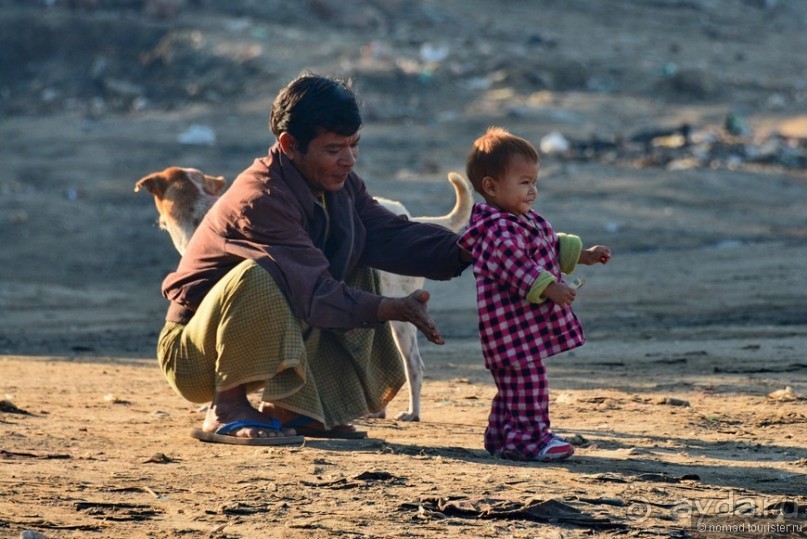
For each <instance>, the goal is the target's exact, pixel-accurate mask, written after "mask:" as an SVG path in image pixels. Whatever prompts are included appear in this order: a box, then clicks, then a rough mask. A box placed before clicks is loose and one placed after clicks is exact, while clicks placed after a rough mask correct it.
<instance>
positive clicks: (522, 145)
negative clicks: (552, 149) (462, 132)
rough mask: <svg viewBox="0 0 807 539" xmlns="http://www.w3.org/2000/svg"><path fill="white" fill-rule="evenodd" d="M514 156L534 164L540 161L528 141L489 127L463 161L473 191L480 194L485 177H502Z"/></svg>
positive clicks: (499, 128)
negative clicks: (531, 161)
mask: <svg viewBox="0 0 807 539" xmlns="http://www.w3.org/2000/svg"><path fill="white" fill-rule="evenodd" d="M515 155H521V156H523V157H524V158H526V159H531V160H534V161H536V162H538V161H540V160H541V158H540V157H539V155H538V150H536V149H535V146H533V145H532V144H531V143H530V142H529V141H527V140H525V139H523V138H521V137H517V136H515V135H512V134H510V132H509V131H507V130H506V129H502V128H501V127H495V126H494V127H489V128H488V131H487V133H485V134H484V135H482V136H481V137H479V138H478V139H476V141H474V145H473V147H472V148H471V152H470V153H469V154H468V158H467V159H466V161H465V173H466V175H467V176H468V179H469V180H470V181H471V185H473V186H474V189H476V191H477V192H478V193H482V180H483V179H484V178H485V177H486V176H490V177H491V178H496V179H498V178H501V177H502V176H504V174H505V172H506V171H507V165H508V164H509V163H510V158H511V157H513V156H515Z"/></svg>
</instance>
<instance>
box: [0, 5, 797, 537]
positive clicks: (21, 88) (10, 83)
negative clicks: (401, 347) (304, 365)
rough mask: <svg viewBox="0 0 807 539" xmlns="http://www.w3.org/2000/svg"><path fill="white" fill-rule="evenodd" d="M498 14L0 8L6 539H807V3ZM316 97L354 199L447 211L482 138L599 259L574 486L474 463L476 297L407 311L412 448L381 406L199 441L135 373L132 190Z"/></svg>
mask: <svg viewBox="0 0 807 539" xmlns="http://www.w3.org/2000/svg"><path fill="white" fill-rule="evenodd" d="M493 6H494V3H490V2H482V1H473V0H470V1H469V0H441V1H436V0H435V1H426V0H415V1H413V0H408V1H404V0H368V1H361V2H360V1H358V0H306V1H300V2H281V1H280V0H278V1H260V2H259V1H250V0H243V1H239V2H230V1H228V0H195V1H194V0H186V1H184V2H183V1H177V0H175V1H173V2H172V1H168V0H162V1H159V0H84V1H78V0H74V1H70V2H68V1H65V0H51V1H44V0H43V1H28V0H19V1H16V0H0V141H2V143H0V162H2V164H3V174H2V175H0V246H2V248H0V401H1V402H0V536H1V537H21V536H26V537H47V538H56V537H160V538H161V537H222V538H223V537H231V538H236V537H244V538H252V537H284V538H287V537H288V538H296V537H374V538H375V537H435V538H437V537H439V538H443V537H463V538H469V537H474V538H476V537H529V538H533V537H624V536H627V537H675V538H685V537H763V536H765V537H805V536H807V399H806V398H805V396H807V356H806V354H807V352H805V350H807V286H805V285H806V284H807V279H805V275H806V274H805V271H804V267H805V266H806V265H807V241H805V240H807V112H806V111H807V78H805V73H807V55H805V54H804V51H805V50H807V3H804V2H801V1H783V0H780V1H776V0H737V1H735V0H690V1H678V0H653V1H640V0H604V1H597V2H592V1H589V2H561V1H559V0H541V1H531V2H527V1H523V0H503V1H501V2H497V3H495V7H493ZM306 68H308V69H312V70H314V71H317V72H320V73H327V74H334V75H338V76H342V77H352V78H353V79H354V81H355V85H356V88H357V91H358V93H359V95H360V96H361V98H362V100H363V110H364V111H365V120H366V121H365V127H364V129H363V130H362V155H361V158H360V162H359V165H358V167H357V170H358V171H359V173H360V174H361V175H362V176H363V177H364V178H365V179H366V181H367V183H368V185H369V186H370V188H371V190H372V191H373V192H375V193H377V194H379V195H383V196H386V197H389V198H396V199H399V200H401V201H402V202H404V203H405V204H406V205H407V206H408V207H409V209H410V211H412V213H413V214H419V215H436V214H440V213H444V212H446V211H447V210H448V209H449V208H450V207H451V204H452V200H451V194H450V193H451V192H450V188H449V184H448V183H447V182H446V180H445V178H446V175H447V173H448V172H449V171H452V170H457V171H462V170H463V166H464V158H465V155H466V153H467V150H468V148H469V146H470V144H471V142H472V141H473V140H474V139H475V138H476V137H477V136H478V135H479V134H481V133H482V132H483V131H484V129H485V128H486V127H487V126H489V125H494V124H495V125H500V126H503V127H506V128H508V129H510V130H511V131H513V132H515V133H517V134H520V135H522V136H525V137H527V138H529V139H531V140H533V141H534V142H535V143H536V145H540V146H541V147H542V150H543V152H544V155H543V161H542V166H541V180H540V188H541V192H540V194H539V201H538V204H537V206H538V209H539V210H540V211H541V212H542V213H543V214H544V215H545V216H546V217H547V218H548V219H549V220H550V221H551V222H552V223H553V225H554V226H555V228H556V229H558V230H561V231H568V232H574V233H578V234H580V235H581V236H582V237H583V239H584V242H586V243H588V244H594V243H603V244H607V245H609V246H610V247H611V248H612V250H613V252H614V259H613V261H612V263H611V264H609V265H608V266H605V267H601V266H598V267H591V268H589V267H586V268H583V269H582V270H580V271H579V273H581V274H582V275H584V276H585V277H586V279H587V283H586V285H585V287H584V288H583V289H581V291H580V294H579V296H578V301H577V302H576V304H575V305H576V310H577V312H578V314H579V316H580V318H581V319H582V321H583V324H584V327H585V329H586V332H587V336H588V343H587V344H586V345H585V346H584V347H582V348H580V349H578V350H576V351H574V352H572V353H567V354H564V355H562V356H558V357H556V358H553V359H551V360H550V361H549V362H548V365H549V375H550V384H551V410H552V419H553V427H554V429H555V430H556V431H557V432H559V433H561V434H563V435H564V436H566V437H567V438H569V439H571V440H572V441H573V442H574V443H575V445H576V446H577V448H576V455H575V456H574V457H573V458H572V459H570V460H568V461H565V462H561V463H555V464H530V463H514V462H507V461H502V460H498V459H495V458H492V457H490V456H489V455H487V454H486V453H485V451H484V450H483V449H482V434H483V431H484V427H485V424H486V420H487V414H488V409H489V405H490V401H491V398H492V396H493V393H494V388H493V385H492V382H491V379H490V377H489V375H488V373H487V372H486V371H485V370H484V368H483V367H482V357H481V352H480V348H479V343H478V340H477V330H476V313H475V303H474V293H475V292H474V283H473V278H472V275H471V274H470V271H468V272H466V273H465V274H464V275H463V276H462V277H460V278H458V279H456V280H454V281H451V282H447V283H442V282H441V283H435V282H429V283H428V288H429V290H431V291H432V292H433V296H434V297H433V300H432V302H431V310H432V312H433V314H434V317H435V319H436V321H437V322H438V325H439V327H440V329H441V330H442V331H443V334H444V336H445V337H446V338H447V344H446V345H444V346H442V347H439V346H434V345H430V344H428V343H426V342H425V341H422V345H421V347H422V351H423V355H424V358H425V361H426V369H427V372H426V381H425V384H424V389H423V414H422V420H421V421H420V422H417V423H407V422H401V421H396V420H394V419H391V418H392V417H394V416H395V415H396V414H397V413H398V412H400V411H401V410H403V409H405V408H406V406H407V396H406V391H402V392H401V394H400V395H399V396H398V397H397V398H396V399H395V400H394V401H393V403H392V404H391V406H390V410H389V414H388V418H387V419H372V420H370V419H362V420H360V421H359V422H358V423H359V424H360V425H361V426H362V427H363V428H366V429H368V430H369V432H370V437H369V438H368V439H367V440H360V441H321V440H320V441H317V440H313V439H311V440H306V442H305V444H304V446H302V447H282V448H280V447H274V448H258V449H256V448H253V447H237V446H223V445H214V444H204V443H201V442H198V441H196V440H194V439H192V438H190V436H188V431H189V429H190V428H191V427H193V426H198V425H199V424H200V423H201V421H202V417H203V414H202V413H200V412H199V411H198V410H197V406H195V405H192V404H190V403H187V402H185V401H183V400H182V399H180V398H179V397H177V396H176V395H174V394H173V393H172V392H171V390H170V389H169V387H168V386H167V385H166V383H165V382H164V380H163V379H162V376H161V374H160V372H159V370H158V368H157V365H156V362H155V360H154V347H155V341H156V337H157V334H158V332H159V330H160V328H161V326H162V318H163V314H164V309H165V307H166V304H165V302H164V300H163V298H162V297H161V296H160V282H161V280H162V278H163V277H164V275H165V274H166V273H168V272H170V271H171V270H172V269H173V268H174V266H175V265H176V263H177V256H178V255H177V254H176V252H175V251H174V250H173V247H172V245H171V242H170V240H169V238H168V236H167V235H166V234H165V233H164V232H162V231H160V230H159V229H158V228H157V226H156V211H155V209H154V207H153V204H152V201H151V200H150V199H149V197H148V196H147V195H145V194H143V193H134V192H133V186H134V183H135V181H136V180H137V179H138V178H140V177H142V176H144V175H146V174H147V173H149V172H151V171H154V170H158V169H162V168H164V167H166V166H169V165H180V166H192V167H196V168H200V169H202V170H204V171H206V172H208V173H211V174H221V175H224V176H226V177H227V178H228V179H230V180H231V179H232V178H233V177H234V176H235V175H236V174H237V173H238V172H239V171H240V170H241V169H243V168H245V167H246V166H247V165H248V164H249V163H250V162H251V160H252V159H253V158H255V157H257V156H260V155H262V154H263V153H264V152H265V150H266V148H267V147H268V146H269V145H270V144H271V142H272V141H271V139H270V135H269V133H268V129H267V127H266V123H267V118H268V109H269V105H270V103H271V100H272V98H273V96H274V94H275V93H276V92H277V90H278V89H279V88H280V87H281V86H282V85H283V84H284V83H285V82H287V81H288V80H289V79H291V78H292V77H294V76H295V75H296V74H297V73H299V72H300V71H301V70H303V69H306ZM685 125H686V126H687V128H686V129H683V126H685ZM683 135H688V137H686V136H683ZM550 143H551V144H550ZM36 534H39V535H36Z"/></svg>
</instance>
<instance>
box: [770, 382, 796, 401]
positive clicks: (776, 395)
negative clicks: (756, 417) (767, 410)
mask: <svg viewBox="0 0 807 539" xmlns="http://www.w3.org/2000/svg"><path fill="white" fill-rule="evenodd" d="M768 398H769V399H771V400H775V401H797V400H801V399H803V398H804V397H802V396H801V395H799V394H797V393H794V392H793V388H792V387H790V386H787V387H785V388H784V389H778V390H776V391H774V392H773V393H769V394H768Z"/></svg>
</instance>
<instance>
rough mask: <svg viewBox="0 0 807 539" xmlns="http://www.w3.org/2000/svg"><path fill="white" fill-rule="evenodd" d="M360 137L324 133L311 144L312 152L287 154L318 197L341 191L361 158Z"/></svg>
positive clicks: (295, 151) (296, 151) (355, 134)
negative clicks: (326, 193) (323, 193)
mask: <svg viewBox="0 0 807 539" xmlns="http://www.w3.org/2000/svg"><path fill="white" fill-rule="evenodd" d="M359 138H360V136H359V133H358V132H356V133H354V134H353V135H349V136H345V135H338V134H336V133H330V132H323V133H320V134H319V135H317V136H316V137H314V138H313V139H312V140H311V142H310V143H309V144H308V151H307V152H305V153H301V152H300V151H299V150H297V149H296V145H294V148H295V149H292V150H291V151H289V152H287V153H289V156H290V157H291V159H292V162H293V163H294V166H295V167H297V170H299V171H300V174H302V175H303V178H305V179H306V181H307V182H308V184H309V186H310V187H311V190H312V191H313V192H314V194H317V195H318V194H320V193H322V192H323V191H339V190H340V189H342V188H343V187H344V186H345V181H346V180H347V175H348V174H349V173H350V172H351V171H352V170H353V167H354V166H355V165H356V160H357V159H358V158H359Z"/></svg>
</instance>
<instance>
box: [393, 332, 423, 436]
mask: <svg viewBox="0 0 807 539" xmlns="http://www.w3.org/2000/svg"><path fill="white" fill-rule="evenodd" d="M391 324H392V335H393V337H394V338H395V342H396V343H397V345H398V349H399V350H400V351H401V355H402V356H403V363H404V369H405V370H406V381H407V383H408V385H409V411H407V412H401V413H400V414H398V415H397V416H396V418H395V419H398V420H401V421H420V389H421V387H422V386H423V369H424V366H423V358H422V357H420V347H419V346H418V339H417V329H416V328H415V326H413V325H412V324H410V323H408V322H397V321H396V322H391Z"/></svg>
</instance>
